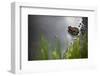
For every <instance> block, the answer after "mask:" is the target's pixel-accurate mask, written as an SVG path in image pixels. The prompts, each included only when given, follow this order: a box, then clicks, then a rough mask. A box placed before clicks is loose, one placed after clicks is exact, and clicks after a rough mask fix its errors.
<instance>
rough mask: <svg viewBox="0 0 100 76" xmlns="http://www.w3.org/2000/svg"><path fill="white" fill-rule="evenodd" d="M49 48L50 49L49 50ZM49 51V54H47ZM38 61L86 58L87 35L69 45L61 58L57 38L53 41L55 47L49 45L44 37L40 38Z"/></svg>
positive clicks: (59, 44)
mask: <svg viewBox="0 0 100 76" xmlns="http://www.w3.org/2000/svg"><path fill="white" fill-rule="evenodd" d="M50 48H52V49H51V50H50ZM49 51H51V53H49ZM39 53H40V54H39V59H40V60H49V59H79V58H87V57H88V38H87V34H84V36H82V37H77V39H76V40H75V41H74V42H73V44H71V45H70V46H69V47H68V48H67V49H66V52H65V53H64V54H63V56H61V43H60V40H59V39H58V38H56V39H55V46H53V45H52V44H50V43H49V41H48V40H47V39H46V38H45V36H44V35H41V37H40V48H39Z"/></svg>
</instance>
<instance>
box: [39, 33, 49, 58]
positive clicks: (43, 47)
mask: <svg viewBox="0 0 100 76" xmlns="http://www.w3.org/2000/svg"><path fill="white" fill-rule="evenodd" d="M39 50H40V59H41V60H47V59H48V50H49V43H48V40H47V39H46V38H45V37H44V36H43V35H41V37H40V48H39Z"/></svg>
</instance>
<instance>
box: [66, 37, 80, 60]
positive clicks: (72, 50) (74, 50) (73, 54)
mask: <svg viewBox="0 0 100 76" xmlns="http://www.w3.org/2000/svg"><path fill="white" fill-rule="evenodd" d="M80 57H81V53H80V38H77V39H76V40H75V41H74V43H73V44H71V45H70V47H69V48H68V49H67V50H66V52H65V53H64V59H76V58H80Z"/></svg>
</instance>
